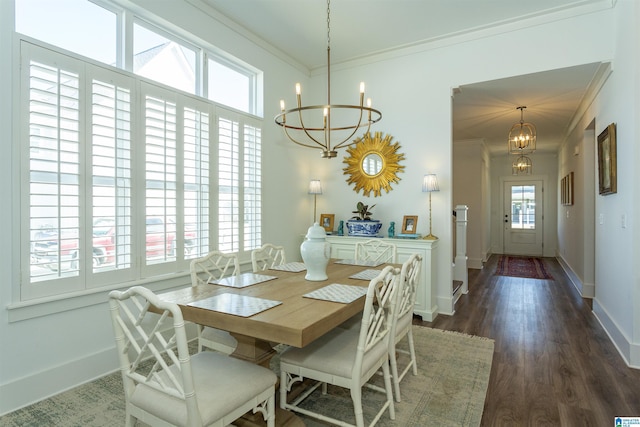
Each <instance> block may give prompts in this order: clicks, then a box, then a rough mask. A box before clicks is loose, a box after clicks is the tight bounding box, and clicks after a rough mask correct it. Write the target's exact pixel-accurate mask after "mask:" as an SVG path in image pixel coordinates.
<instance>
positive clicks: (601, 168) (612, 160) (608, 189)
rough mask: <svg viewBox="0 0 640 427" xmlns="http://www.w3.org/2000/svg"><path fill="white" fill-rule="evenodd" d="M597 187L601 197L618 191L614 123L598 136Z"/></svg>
mask: <svg viewBox="0 0 640 427" xmlns="http://www.w3.org/2000/svg"><path fill="white" fill-rule="evenodd" d="M598 186H599V191H600V194H602V195H607V194H614V193H616V192H617V191H618V188H617V164H616V124H615V123H611V124H610V125H609V126H607V128H606V129H605V130H603V131H602V133H601V134H600V135H598Z"/></svg>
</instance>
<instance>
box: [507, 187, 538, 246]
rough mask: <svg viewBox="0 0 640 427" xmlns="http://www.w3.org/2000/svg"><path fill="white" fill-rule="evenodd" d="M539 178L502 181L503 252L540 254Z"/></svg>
mask: <svg viewBox="0 0 640 427" xmlns="http://www.w3.org/2000/svg"><path fill="white" fill-rule="evenodd" d="M542 192H543V185H542V180H531V181H522V180H518V181H504V191H503V200H504V208H503V226H504V227H503V228H504V232H503V253H505V254H511V255H528V256H542V253H543V247H544V242H543V235H544V234H543V232H542V231H543V215H542V212H543V205H542Z"/></svg>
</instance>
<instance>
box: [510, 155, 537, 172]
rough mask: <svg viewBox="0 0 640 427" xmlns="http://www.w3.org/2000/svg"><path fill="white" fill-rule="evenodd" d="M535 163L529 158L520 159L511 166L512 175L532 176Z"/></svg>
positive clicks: (521, 157)
mask: <svg viewBox="0 0 640 427" xmlns="http://www.w3.org/2000/svg"><path fill="white" fill-rule="evenodd" d="M532 169H533V163H532V162H531V159H530V158H529V157H527V156H520V157H518V158H517V159H516V160H515V161H514V162H513V164H512V165H511V173H512V174H513V175H531V171H532Z"/></svg>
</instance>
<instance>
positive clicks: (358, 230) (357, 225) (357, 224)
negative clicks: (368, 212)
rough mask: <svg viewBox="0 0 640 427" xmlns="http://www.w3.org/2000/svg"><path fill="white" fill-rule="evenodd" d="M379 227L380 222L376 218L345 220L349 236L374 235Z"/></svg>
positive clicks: (380, 225)
mask: <svg viewBox="0 0 640 427" xmlns="http://www.w3.org/2000/svg"><path fill="white" fill-rule="evenodd" d="M381 227H382V223H381V222H380V221H379V220H377V219H372V220H367V221H362V220H356V219H352V220H349V221H347V231H348V232H349V236H364V237H375V236H377V235H378V232H379V231H380V228H381Z"/></svg>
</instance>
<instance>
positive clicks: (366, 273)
mask: <svg viewBox="0 0 640 427" xmlns="http://www.w3.org/2000/svg"><path fill="white" fill-rule="evenodd" d="M381 272H382V270H371V269H367V270H362V271H361V272H360V273H356V274H354V275H353V276H349V278H350V279H360V280H372V279H375V278H376V277H378V275H379V274H380V273H381Z"/></svg>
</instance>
